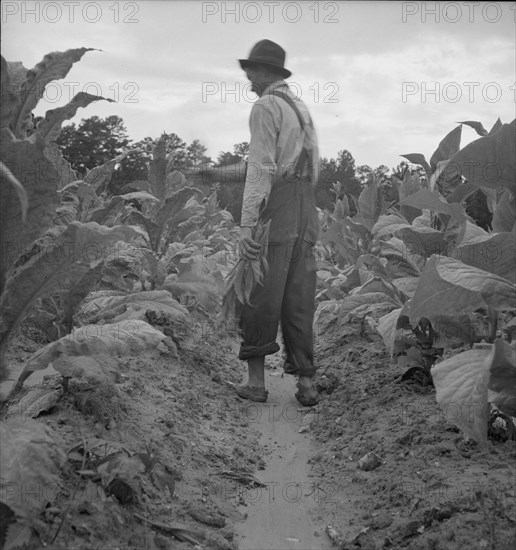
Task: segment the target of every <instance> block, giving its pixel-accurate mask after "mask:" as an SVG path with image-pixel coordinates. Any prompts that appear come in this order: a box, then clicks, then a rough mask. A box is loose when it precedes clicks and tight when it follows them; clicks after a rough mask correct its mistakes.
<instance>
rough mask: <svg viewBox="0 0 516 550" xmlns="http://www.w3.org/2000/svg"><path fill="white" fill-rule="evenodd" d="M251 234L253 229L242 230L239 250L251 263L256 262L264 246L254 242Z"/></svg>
mask: <svg viewBox="0 0 516 550" xmlns="http://www.w3.org/2000/svg"><path fill="white" fill-rule="evenodd" d="M251 234H252V228H251V227H241V228H240V242H239V246H238V250H239V252H240V256H241V257H242V258H244V259H245V260H249V261H253V260H256V259H257V258H258V256H259V254H260V251H261V249H262V245H261V244H260V243H257V242H256V241H253V239H252V237H251Z"/></svg>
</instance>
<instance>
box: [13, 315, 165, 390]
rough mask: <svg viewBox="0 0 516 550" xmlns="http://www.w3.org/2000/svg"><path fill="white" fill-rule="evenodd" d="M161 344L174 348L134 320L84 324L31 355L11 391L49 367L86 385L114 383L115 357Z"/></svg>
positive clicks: (132, 353)
mask: <svg viewBox="0 0 516 550" xmlns="http://www.w3.org/2000/svg"><path fill="white" fill-rule="evenodd" d="M161 342H164V343H165V344H168V346H169V347H172V348H173V349H174V345H173V343H172V342H170V341H169V339H168V338H167V336H165V334H163V333H162V332H161V331H159V330H157V329H155V328H154V327H152V326H151V325H149V324H148V323H147V322H145V321H142V320H137V319H132V320H127V321H121V322H118V323H111V324H106V325H97V324H94V325H84V326H81V327H77V328H75V329H74V330H73V331H72V332H71V333H70V334H68V335H66V336H63V337H62V338H60V339H59V340H56V341H55V342H51V343H50V344H47V345H46V346H45V347H43V348H41V349H40V350H38V351H37V352H36V353H34V354H33V355H32V356H31V357H30V358H29V360H28V362H27V365H26V366H25V368H24V369H23V371H22V373H21V374H20V377H19V379H18V381H17V382H16V385H15V389H14V391H18V390H19V389H20V388H21V386H22V384H23V382H24V381H25V380H26V379H27V378H28V377H29V376H30V375H31V374H32V373H33V372H35V371H37V370H43V369H46V368H47V366H48V365H49V364H50V363H52V364H53V367H54V368H55V369H56V370H57V371H58V372H59V373H61V374H62V375H63V376H66V377H70V378H71V377H74V378H83V379H85V380H86V381H88V382H90V383H101V384H102V383H106V384H109V383H110V382H111V383H112V382H116V381H117V380H118V378H119V364H118V357H119V356H128V355H137V354H139V353H142V352H143V351H146V350H152V349H155V348H156V347H157V346H158V345H159V344H160V343H161Z"/></svg>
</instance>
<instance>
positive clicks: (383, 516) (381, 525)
mask: <svg viewBox="0 0 516 550" xmlns="http://www.w3.org/2000/svg"><path fill="white" fill-rule="evenodd" d="M391 524H392V516H391V515H390V514H388V513H387V512H380V513H379V514H378V515H377V516H375V517H373V518H372V519H371V521H370V524H369V526H370V527H371V529H385V528H386V527H389V526H390V525H391Z"/></svg>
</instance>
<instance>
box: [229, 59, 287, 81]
mask: <svg viewBox="0 0 516 550" xmlns="http://www.w3.org/2000/svg"><path fill="white" fill-rule="evenodd" d="M238 62H239V63H240V67H242V69H245V68H246V67H251V66H253V65H265V66H266V67H270V68H271V69H273V70H274V71H275V72H277V73H278V74H280V75H281V76H282V77H283V78H288V77H289V76H291V75H292V73H291V72H290V71H289V70H288V69H285V68H284V67H278V65H273V64H272V63H264V62H262V61H253V60H250V59H239V60H238Z"/></svg>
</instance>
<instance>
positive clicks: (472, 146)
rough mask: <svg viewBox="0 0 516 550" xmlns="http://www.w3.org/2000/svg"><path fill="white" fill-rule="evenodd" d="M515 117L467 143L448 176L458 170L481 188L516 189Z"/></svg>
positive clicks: (451, 162) (513, 190)
mask: <svg viewBox="0 0 516 550" xmlns="http://www.w3.org/2000/svg"><path fill="white" fill-rule="evenodd" d="M515 149H516V120H513V121H512V122H511V123H510V124H502V125H501V126H500V127H499V129H498V130H497V131H495V132H494V133H491V132H490V133H489V135H487V136H485V137H481V138H480V139H477V140H475V141H473V142H471V143H469V144H468V145H466V146H465V147H464V148H463V149H462V150H461V151H459V152H458V153H457V154H456V155H454V156H453V157H452V158H451V160H450V166H451V167H452V168H453V170H449V169H448V167H447V170H446V171H447V172H449V177H453V174H452V172H455V173H457V174H459V175H461V176H463V177H465V178H466V179H467V180H468V183H470V184H473V185H477V186H478V187H488V188H493V189H498V188H499V187H506V188H507V189H509V190H510V191H511V192H512V193H515V192H516V157H515V155H514V151H515Z"/></svg>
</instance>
